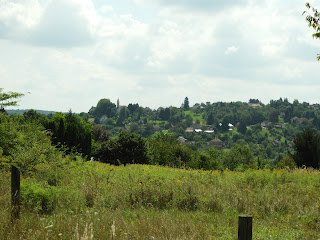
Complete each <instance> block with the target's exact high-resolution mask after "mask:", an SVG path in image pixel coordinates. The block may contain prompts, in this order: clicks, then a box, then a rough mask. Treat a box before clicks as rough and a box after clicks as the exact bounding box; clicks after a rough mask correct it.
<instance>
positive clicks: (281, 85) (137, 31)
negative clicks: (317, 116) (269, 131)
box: [0, 0, 320, 112]
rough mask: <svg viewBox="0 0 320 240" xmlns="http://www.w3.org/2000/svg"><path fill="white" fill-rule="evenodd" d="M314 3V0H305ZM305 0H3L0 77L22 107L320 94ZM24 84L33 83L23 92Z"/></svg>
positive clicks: (319, 98) (314, 99) (312, 97)
mask: <svg viewBox="0 0 320 240" xmlns="http://www.w3.org/2000/svg"><path fill="white" fill-rule="evenodd" d="M309 2H310V3H312V5H314V6H315V7H316V8H318V9H320V1H319V0H315V1H311V0H310V1H309ZM304 4H305V1H303V0H260V1H253V0H233V1H232V0H219V1H218V0H175V1H173V0H110V1H108V0H0V53H1V54H0V87H1V88H4V91H6V92H7V91H16V92H22V93H26V96H25V97H23V98H22V99H21V102H20V106H19V108H20V109H29V108H33V109H42V110H54V111H68V110H69V109H72V111H73V112H87V111H88V110H89V109H90V107H91V106H95V105H96V104H97V102H98V101H99V99H101V98H109V99H110V100H111V101H112V102H114V103H116V101H117V99H118V98H119V99H120V104H121V105H128V104H129V103H139V104H140V105H141V106H144V107H145V106H149V107H151V108H158V107H160V106H170V105H173V106H178V107H180V105H181V104H182V102H183V100H184V98H185V97H186V96H187V97H188V98H189V101H190V105H193V104H195V103H201V102H207V101H210V102H217V101H226V102H230V101H244V102H247V101H248V100H249V99H250V98H258V99H260V100H262V102H264V103H268V102H269V101H270V100H271V99H279V98H280V97H287V98H288V99H289V101H290V102H292V101H293V100H294V99H298V100H299V101H301V102H302V101H307V102H310V103H320V95H319V91H320V78H319V70H320V62H317V61H316V57H317V53H320V40H317V39H313V38H312V33H313V29H311V28H308V26H307V22H306V21H305V17H304V16H301V14H302V12H303V11H304V10H306V8H305V6H304ZM28 92H30V93H28Z"/></svg>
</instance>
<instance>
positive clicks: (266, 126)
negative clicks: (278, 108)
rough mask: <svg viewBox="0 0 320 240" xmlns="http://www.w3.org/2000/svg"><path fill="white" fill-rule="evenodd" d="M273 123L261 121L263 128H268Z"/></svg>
mask: <svg viewBox="0 0 320 240" xmlns="http://www.w3.org/2000/svg"><path fill="white" fill-rule="evenodd" d="M271 125H272V122H267V121H263V122H262V123H261V127H262V128H268V127H270V126H271Z"/></svg>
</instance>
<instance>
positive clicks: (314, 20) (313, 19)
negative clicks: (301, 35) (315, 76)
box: [302, 3, 320, 61]
mask: <svg viewBox="0 0 320 240" xmlns="http://www.w3.org/2000/svg"><path fill="white" fill-rule="evenodd" d="M306 7H307V8H308V10H310V9H311V10H312V13H311V14H310V13H308V12H307V11H304V12H303V13H302V15H303V14H305V13H307V17H306V20H307V22H308V23H309V27H312V28H313V29H314V30H315V31H316V32H315V33H314V34H313V35H312V36H313V37H314V38H320V26H319V23H320V14H319V12H318V10H317V9H315V8H313V7H311V6H310V4H309V3H306ZM317 58H318V60H319V61H320V56H318V57H317Z"/></svg>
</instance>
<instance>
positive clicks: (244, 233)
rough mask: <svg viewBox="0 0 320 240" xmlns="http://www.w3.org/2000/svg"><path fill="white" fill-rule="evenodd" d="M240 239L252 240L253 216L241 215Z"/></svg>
mask: <svg viewBox="0 0 320 240" xmlns="http://www.w3.org/2000/svg"><path fill="white" fill-rule="evenodd" d="M238 240H252V216H250V215H239V225H238Z"/></svg>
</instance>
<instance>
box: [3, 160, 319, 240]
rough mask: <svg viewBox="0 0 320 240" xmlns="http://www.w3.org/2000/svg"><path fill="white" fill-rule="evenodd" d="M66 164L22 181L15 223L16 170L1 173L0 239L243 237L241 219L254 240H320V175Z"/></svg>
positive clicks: (306, 171)
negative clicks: (248, 219)
mask: <svg viewBox="0 0 320 240" xmlns="http://www.w3.org/2000/svg"><path fill="white" fill-rule="evenodd" d="M70 158H71V157H67V158H65V159H64V160H63V161H61V162H59V163H58V164H55V165H53V164H47V163H44V164H38V165H37V166H36V168H35V169H36V171H35V172H34V173H32V174H28V175H25V176H23V177H22V180H21V191H22V193H21V194H22V195H21V201H22V210H21V216H20V220H18V221H17V222H16V223H15V224H12V223H10V172H9V171H8V169H6V168H2V169H0V182H1V184H0V206H1V208H0V239H146V240H147V239H179V240H180V239H236V238H237V224H238V215H239V214H251V215H252V216H253V239H281V240H283V239H319V238H320V200H319V196H320V172H319V171H317V170H310V169H296V170H286V169H282V170H247V171H244V172H233V171H228V170H225V171H202V170H186V169H175V168H169V167H160V166H150V165H127V166H113V165H108V164H103V163H99V162H85V161H82V160H81V159H80V158H78V159H77V160H74V159H70Z"/></svg>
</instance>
